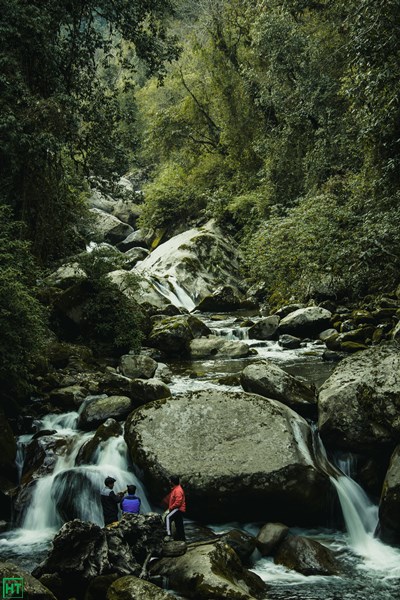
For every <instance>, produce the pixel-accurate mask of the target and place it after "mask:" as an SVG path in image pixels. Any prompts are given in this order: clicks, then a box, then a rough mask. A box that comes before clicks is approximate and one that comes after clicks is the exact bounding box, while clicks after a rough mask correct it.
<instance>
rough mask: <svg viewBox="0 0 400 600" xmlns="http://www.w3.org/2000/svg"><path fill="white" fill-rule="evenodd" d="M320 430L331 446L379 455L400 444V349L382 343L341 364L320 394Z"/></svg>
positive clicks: (391, 344)
mask: <svg viewBox="0 0 400 600" xmlns="http://www.w3.org/2000/svg"><path fill="white" fill-rule="evenodd" d="M318 407H319V419H318V424H319V430H320V433H321V437H322V438H323V440H324V442H325V443H326V444H327V445H328V446H334V447H335V448H341V449H343V450H350V451H353V452H365V453H366V454H367V455H374V454H375V453H376V451H377V450H385V449H387V448H388V447H389V448H390V447H392V448H394V446H395V445H396V444H397V443H398V442H399V440H400V412H399V408H400V350H399V348H398V346H397V345H396V344H395V343H393V342H392V343H387V344H384V345H383V344H382V345H380V346H376V347H372V348H370V349H368V350H365V351H364V352H360V353H357V354H354V355H351V356H349V357H348V358H346V359H344V360H343V361H341V362H340V363H339V365H338V366H337V367H336V369H335V370H334V372H333V374H332V375H331V376H330V377H329V379H327V381H326V382H325V383H324V385H323V386H322V387H321V389H320V391H319V398H318Z"/></svg>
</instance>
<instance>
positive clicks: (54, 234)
mask: <svg viewBox="0 0 400 600" xmlns="http://www.w3.org/2000/svg"><path fill="white" fill-rule="evenodd" d="M170 7H171V5H170V3H169V2H164V1H162V0H137V1H135V2H126V0H112V1H110V0H100V1H96V2H94V1H93V0H89V1H86V0H85V1H83V0H73V1H71V2H64V1H61V0H44V1H43V2H40V3H38V2H36V1H35V0H27V1H25V0H1V1H0V10H1V23H0V26H1V34H2V49H1V55H0V62H1V65H2V76H1V78H0V85H1V101H0V102H1V105H0V109H1V110H0V114H1V117H0V126H1V129H2V133H3V145H2V149H1V152H0V162H1V164H2V169H3V172H2V182H3V186H2V194H1V198H0V201H1V202H2V203H7V204H9V205H11V206H12V207H13V209H14V210H15V214H16V216H17V218H22V219H23V220H24V221H25V222H26V223H27V224H28V233H29V235H30V237H31V239H32V240H33V248H34V250H35V252H36V253H37V254H38V255H39V256H40V257H41V258H42V259H46V260H48V259H51V258H54V257H57V256H59V255H61V254H62V253H65V252H66V251H68V250H70V249H71V245H72V244H73V242H74V238H75V237H76V228H77V225H78V223H79V219H80V214H81V211H80V198H79V193H78V192H79V189H80V180H81V174H82V170H83V169H86V170H88V169H90V168H91V167H92V166H93V164H94V165H95V164H96V163H99V162H101V161H100V158H99V154H101V153H103V156H106V153H105V152H104V148H105V146H106V140H107V136H108V134H111V132H112V130H113V126H114V125H115V123H116V120H117V119H118V118H119V117H120V113H118V110H117V109H118V106H117V103H116V100H115V96H114V95H113V93H111V91H110V87H107V86H105V85H104V84H103V82H102V81H101V80H100V77H99V75H100V70H99V68H100V67H99V61H101V62H102V63H103V64H104V65H107V64H108V63H109V59H110V56H111V55H112V53H113V52H115V49H113V42H114V41H115V39H116V37H115V36H117V34H118V35H119V36H120V38H123V39H125V40H127V43H129V44H131V45H132V47H134V49H135V52H136V55H137V56H138V57H139V58H140V59H143V60H144V61H146V64H147V65H148V70H149V71H150V72H155V71H157V70H160V69H161V67H162V64H163V61H164V60H166V59H168V58H171V57H172V56H174V53H175V50H174V49H173V46H172V45H171V41H170V40H169V39H168V38H167V36H166V34H165V31H164V28H163V25H162V17H163V16H164V15H165V14H166V12H167V11H168V10H170ZM108 140H109V142H111V146H112V145H113V141H114V140H115V138H114V140H113V136H112V135H109V137H108ZM93 146H95V147H96V148H99V147H100V148H102V151H101V152H99V151H96V150H95V149H94V148H93ZM116 152H117V154H118V149H116ZM113 162H114V165H115V159H113ZM103 164H104V161H103ZM124 166H125V165H124V164H122V167H124ZM77 173H78V177H76V174H77Z"/></svg>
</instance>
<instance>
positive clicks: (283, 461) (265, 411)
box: [125, 390, 330, 523]
mask: <svg viewBox="0 0 400 600" xmlns="http://www.w3.org/2000/svg"><path fill="white" fill-rule="evenodd" d="M310 435H311V432H310V428H309V426H308V424H307V422H306V421H305V420H304V419H302V417H300V416H299V415H297V414H296V413H295V412H293V411H292V410H290V409H289V408H288V407H286V406H284V405H283V404H281V403H279V402H276V401H273V400H268V399H266V398H262V397H260V396H257V395H254V394H247V393H245V392H227V391H220V390H205V391H202V392H194V393H188V394H183V395H181V396H177V397H174V398H171V399H166V400H163V401H156V402H153V403H150V404H147V405H145V406H143V407H140V408H138V409H136V410H135V411H134V412H133V413H132V414H131V415H130V416H129V417H128V419H127V422H126V425H125V439H126V441H127V444H128V447H129V449H130V452H131V456H132V459H133V461H134V462H135V464H137V465H138V466H139V467H140V468H142V469H143V471H144V477H145V484H146V486H147V489H148V490H149V492H150V494H151V495H152V496H153V498H154V499H159V498H161V497H163V496H164V495H165V493H166V490H167V489H168V488H167V486H166V484H167V478H168V476H169V475H170V474H172V473H174V472H175V470H176V465H179V470H180V475H181V478H182V480H183V481H184V485H185V490H186V492H187V495H188V501H189V506H190V515H189V516H192V517H193V518H195V519H199V520H201V521H203V522H215V521H216V520H222V521H225V522H226V521H229V520H231V519H232V520H234V519H240V520H243V521H245V520H246V519H247V520H254V519H261V520H265V518H266V516H267V514H266V511H268V516H271V515H275V517H276V520H283V521H284V522H287V523H294V522H296V523H301V522H313V521H314V522H319V521H320V519H321V518H323V515H324V514H325V510H326V494H327V493H328V491H329V489H330V484H329V481H328V478H327V476H326V475H325V474H323V473H321V472H320V471H319V470H318V468H317V467H316V465H315V464H314V461H313V458H312V455H311V452H310V446H309V444H310ZM171 439H173V440H174V443H173V444H171ZM227 457H229V460H227ZM267 507H268V508H267Z"/></svg>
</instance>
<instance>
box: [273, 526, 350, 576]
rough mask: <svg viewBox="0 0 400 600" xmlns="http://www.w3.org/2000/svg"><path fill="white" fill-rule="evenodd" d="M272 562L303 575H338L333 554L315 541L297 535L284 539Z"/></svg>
mask: <svg viewBox="0 0 400 600" xmlns="http://www.w3.org/2000/svg"><path fill="white" fill-rule="evenodd" d="M274 562H275V563H276V564H278V565H284V566H285V567H286V568H288V569H293V570H294V571H298V572H299V573H302V574H303V575H339V573H340V566H339V563H338V561H337V560H336V558H335V556H334V554H333V552H332V551H331V550H329V548H327V547H326V546H323V545H322V544H320V543H319V542H316V541H315V540H311V539H309V538H305V537H302V536H299V535H293V536H288V537H286V538H285V539H284V540H283V542H282V543H281V544H280V545H279V547H278V550H277V551H276V553H275V557H274Z"/></svg>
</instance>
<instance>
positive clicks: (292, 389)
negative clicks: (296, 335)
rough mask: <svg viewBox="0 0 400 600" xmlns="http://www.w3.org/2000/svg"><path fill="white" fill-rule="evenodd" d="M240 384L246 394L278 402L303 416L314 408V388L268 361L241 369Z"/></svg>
mask: <svg viewBox="0 0 400 600" xmlns="http://www.w3.org/2000/svg"><path fill="white" fill-rule="evenodd" d="M240 383H241V384H242V387H243V389H244V390H245V391H246V392H252V393H253V394H260V395H261V396H265V397H266V398H272V399H273V400H279V402H282V403H283V404H286V405H287V406H290V408H292V409H293V410H295V411H297V412H299V413H300V414H303V415H304V414H305V415H309V414H310V413H312V412H313V411H314V409H315V408H316V392H315V388H314V386H312V385H309V384H306V383H304V382H303V381H301V380H300V379H297V377H294V376H293V375H290V374H289V373H287V372H286V371H284V370H283V369H281V368H280V367H278V366H277V365H275V364H274V363H273V362H271V361H269V360H265V361H262V362H259V363H255V364H252V365H249V366H248V367H246V368H245V369H243V371H242V373H241V376H240Z"/></svg>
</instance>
